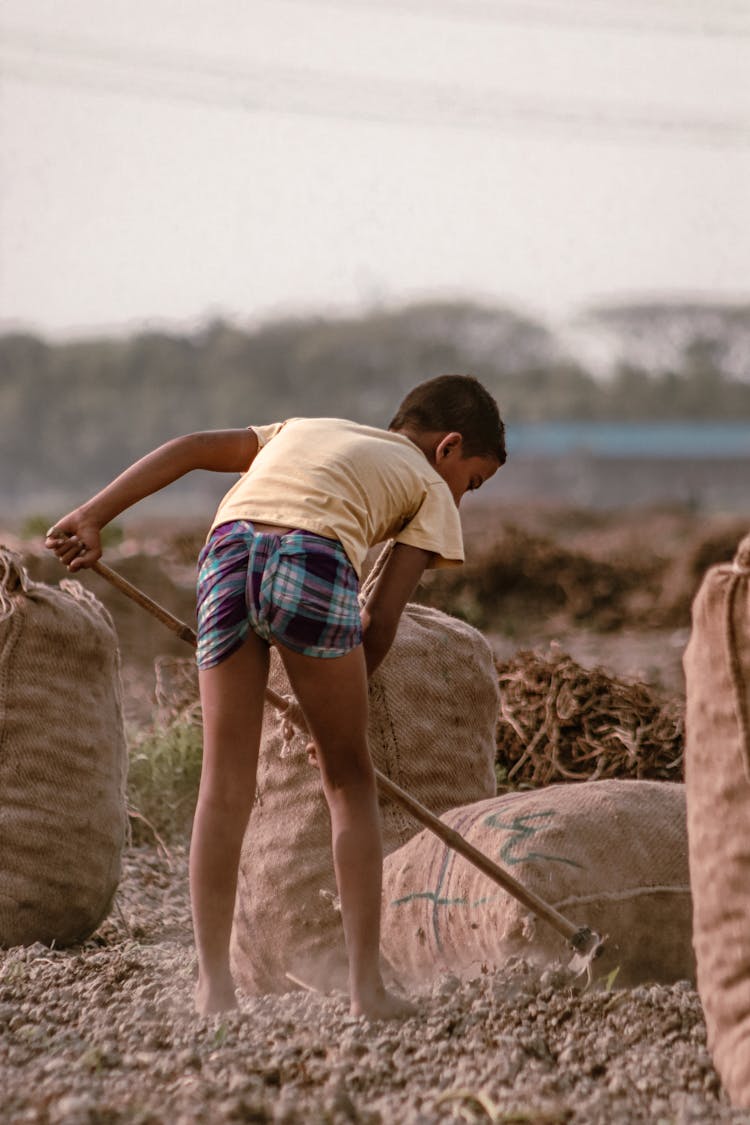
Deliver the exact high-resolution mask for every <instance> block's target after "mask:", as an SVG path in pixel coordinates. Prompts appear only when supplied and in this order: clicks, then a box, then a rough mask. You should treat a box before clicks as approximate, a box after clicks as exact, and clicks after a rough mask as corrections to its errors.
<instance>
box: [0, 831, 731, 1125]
mask: <svg viewBox="0 0 750 1125" xmlns="http://www.w3.org/2000/svg"><path fill="white" fill-rule="evenodd" d="M194 977H195V957H194V953H193V949H192V945H191V930H190V911H189V902H188V893H187V857H186V852H185V849H184V848H174V849H172V850H171V851H170V853H169V855H167V854H165V853H164V852H163V851H161V852H159V851H157V850H155V849H152V848H148V847H140V848H132V849H130V850H129V852H128V853H127V856H126V866H125V874H124V878H123V881H122V884H121V887H120V890H119V892H118V895H117V899H116V902H115V907H114V909H113V911H112V913H111V915H110V918H109V919H108V920H107V921H106V922H105V923H104V924H103V926H102V927H101V928H100V930H99V931H98V932H97V934H96V935H95V936H94V937H93V938H92V939H91V940H89V941H87V942H86V943H85V944H83V945H82V946H79V947H76V948H74V949H70V950H55V949H48V948H46V947H44V946H42V945H34V946H31V947H27V948H20V947H19V948H15V949H10V950H5V951H0V1083H1V1084H2V1085H1V1088H2V1101H1V1102H0V1121H2V1122H3V1123H5V1122H8V1123H12V1125H16V1123H19V1125H20V1123H22V1122H40V1123H44V1125H118V1123H120V1122H128V1123H134V1125H135V1123H137V1125H162V1123H163V1125H192V1123H194V1122H207V1123H211V1125H213V1123H214V1122H217V1123H221V1122H274V1123H279V1125H282V1123H283V1125H294V1123H297V1122H305V1123H307V1125H311V1123H316V1122H321V1123H331V1125H338V1123H347V1122H358V1123H361V1125H433V1123H439V1122H454V1121H461V1122H489V1121H494V1122H521V1123H529V1125H533V1123H539V1125H542V1123H546V1125H556V1123H558V1122H585V1123H587V1125H589V1123H592V1122H593V1123H598V1122H601V1123H603V1125H619V1123H630V1122H644V1123H645V1122H648V1125H668V1123H669V1125H672V1123H674V1125H683V1123H685V1125H686V1123H689V1122H711V1123H718V1122H748V1123H750V1113H743V1112H739V1111H736V1110H734V1111H733V1110H732V1109H731V1108H730V1107H729V1105H728V1103H727V1101H726V1098H725V1096H724V1095H723V1093H722V1092H721V1090H720V1085H719V1082H718V1079H717V1076H716V1073H715V1071H714V1069H713V1067H712V1064H711V1060H710V1057H709V1055H708V1052H707V1050H706V1034H705V1025H704V1022H703V1015H702V1011H701V1006H700V1001H699V999H698V996H697V994H696V992H695V991H694V990H693V988H692V987H691V986H690V985H689V984H688V983H687V982H681V983H678V984H674V985H670V986H664V985H643V986H640V987H637V988H633V989H629V990H618V989H617V988H616V987H614V988H607V987H606V984H599V985H598V986H595V987H591V986H586V985H585V982H584V984H581V983H577V982H575V981H573V980H572V978H571V977H570V976H569V974H568V973H567V971H566V970H564V969H562V968H560V967H558V966H550V967H548V968H544V969H539V968H533V967H531V966H529V965H528V964H526V963H524V962H521V961H516V962H513V963H510V964H508V965H505V966H504V967H502V968H489V967H488V968H487V969H486V971H483V972H482V973H481V974H480V975H479V976H478V977H477V978H475V979H473V980H459V979H458V978H457V977H455V976H451V975H443V976H441V977H439V978H438V979H437V980H436V982H435V983H434V985H433V986H432V987H431V989H429V990H428V991H425V992H423V993H420V994H419V995H418V996H417V997H416V999H417V1000H418V1003H419V1005H420V1010H419V1014H418V1016H417V1017H415V1018H412V1019H410V1020H408V1021H405V1022H403V1023H367V1022H365V1021H363V1020H361V1019H353V1018H352V1017H350V1016H349V1014H348V1010H347V1003H346V999H345V997H344V996H343V995H342V994H340V993H339V994H331V995H321V994H319V993H314V992H310V991H305V990H299V989H298V990H295V991H290V992H289V993H288V994H286V995H283V996H263V997H240V1008H239V1009H238V1010H237V1011H236V1012H232V1013H229V1014H225V1015H222V1016H213V1017H210V1018H205V1017H198V1016H196V1015H194V1014H193V1012H192V1008H191V1000H192V989H193V982H194Z"/></svg>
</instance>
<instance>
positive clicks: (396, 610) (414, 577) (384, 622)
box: [362, 543, 432, 676]
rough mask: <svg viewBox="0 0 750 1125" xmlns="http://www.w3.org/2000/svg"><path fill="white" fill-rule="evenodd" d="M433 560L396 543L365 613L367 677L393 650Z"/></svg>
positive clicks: (418, 550) (423, 552)
mask: <svg viewBox="0 0 750 1125" xmlns="http://www.w3.org/2000/svg"><path fill="white" fill-rule="evenodd" d="M431 558H432V552H431V551H423V550H421V549H420V548H419V547H410V546H408V545H407V544H406V543H394V545H393V549H392V551H391V553H390V555H389V557H388V560H387V562H386V564H385V566H384V567H383V570H382V573H381V574H380V577H379V578H378V580H377V582H376V583H375V588H374V589H373V591H372V593H371V594H370V596H369V598H368V599H367V603H366V605H365V607H364V609H363V610H362V624H363V627H364V649H365V660H366V662H367V675H368V676H371V675H372V673H373V672H374V671H375V669H376V668H377V666H378V664H380V662H381V660H382V659H383V657H384V656H385V654H386V653H387V652H388V649H389V648H390V647H391V644H392V642H393V638H394V637H395V636H396V629H397V628H398V622H399V618H400V617H401V614H402V613H403V610H404V607H405V606H406V603H407V602H408V601H409V598H410V597H411V596H412V594H413V593H414V590H415V588H416V586H417V583H418V582H419V579H420V578H421V577H422V572H423V571H424V569H425V567H426V566H427V565H428V563H429V562H430V559H431Z"/></svg>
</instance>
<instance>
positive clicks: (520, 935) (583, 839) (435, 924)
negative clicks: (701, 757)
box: [382, 780, 694, 984]
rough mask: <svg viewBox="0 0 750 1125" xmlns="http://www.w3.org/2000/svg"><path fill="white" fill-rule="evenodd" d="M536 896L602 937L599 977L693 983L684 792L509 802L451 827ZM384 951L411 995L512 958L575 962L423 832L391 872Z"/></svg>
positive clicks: (546, 931)
mask: <svg viewBox="0 0 750 1125" xmlns="http://www.w3.org/2000/svg"><path fill="white" fill-rule="evenodd" d="M442 819H443V820H444V821H446V822H447V823H448V824H449V825H450V826H451V827H452V828H454V829H455V830H456V831H457V832H459V833H460V834H461V835H462V836H464V837H465V838H466V839H467V840H469V842H470V843H472V844H473V845H474V846H475V847H476V848H478V849H479V850H480V851H481V852H483V853H484V854H485V855H487V856H489V857H490V859H492V860H494V861H495V862H496V863H497V864H499V866H500V867H503V868H505V870H506V871H508V873H509V874H510V875H511V876H512V877H513V878H514V879H515V880H516V881H517V882H519V883H521V884H522V885H523V886H524V887H526V888H527V889H528V890H530V891H533V892H534V893H535V894H536V895H537V896H538V897H539V898H541V899H543V900H544V901H545V902H547V903H549V904H550V905H551V906H553V907H555V909H556V910H558V911H559V912H560V913H561V914H562V915H563V916H564V917H566V918H568V919H569V920H570V921H572V922H574V923H576V924H577V925H581V926H584V925H587V926H589V927H590V928H591V929H592V930H595V931H596V932H597V933H598V934H599V935H600V936H601V937H606V951H605V954H604V956H603V957H602V958H601V959H600V960H598V961H597V962H596V963H595V965H596V967H595V972H596V974H597V976H599V975H600V974H601V975H603V976H604V975H607V974H609V973H610V972H612V971H613V970H614V969H616V968H617V969H619V972H618V975H617V982H618V984H620V983H621V984H632V983H634V982H636V981H643V980H657V981H674V980H679V979H687V978H690V977H692V975H693V970H694V962H693V954H692V948H691V941H690V885H689V877H688V861H687V838H686V828H685V792H684V786H682V785H681V784H679V783H673V782H662V781H619V780H608V781H587V782H581V783H580V784H576V785H552V786H549V787H548V788H546V789H536V790H530V791H526V792H516V793H506V794H504V795H502V796H498V797H494V798H491V799H489V800H485V801H479V802H478V803H476V804H473V805H464V806H463V807H462V808H456V809H453V810H451V811H450V812H448V813H446V814H445V815H444V816H443V818H442ZM382 943H383V952H384V954H385V956H386V958H387V959H388V961H389V962H390V964H391V965H392V966H393V968H394V970H395V972H396V974H397V976H398V977H399V979H400V980H401V981H402V982H403V983H404V984H407V983H409V984H421V983H424V982H426V981H429V980H431V979H433V978H434V977H436V976H437V975H438V974H440V973H441V972H445V971H446V970H450V971H452V972H456V973H459V974H465V975H472V974H476V973H477V972H479V971H480V969H481V966H482V965H483V964H488V965H502V964H504V963H505V962H506V961H507V960H508V958H509V957H512V956H522V957H524V958H525V959H526V960H529V961H533V962H540V963H541V962H550V963H551V962H556V961H565V962H567V961H570V959H571V957H572V954H573V950H572V948H571V947H570V945H569V943H568V942H567V940H566V938H564V937H562V936H561V935H560V934H558V932H557V931H556V930H555V929H553V928H552V927H551V926H550V925H549V924H548V923H547V922H543V921H540V920H538V919H537V918H536V917H535V916H534V915H533V914H531V913H529V911H528V909H527V908H526V907H524V906H522V905H521V904H520V903H519V902H518V901H517V900H516V899H515V898H513V897H512V896H510V895H509V894H508V893H507V892H506V891H504V890H503V889H502V888H501V887H500V886H498V885H497V884H496V883H494V882H493V881H492V880H491V879H489V878H488V877H487V876H486V875H483V874H482V873H481V872H480V871H479V870H478V869H477V868H476V867H474V866H473V865H472V864H470V863H469V862H468V861H467V860H466V859H464V858H463V857H462V856H459V855H457V853H456V852H454V851H451V850H450V849H449V848H448V847H447V846H446V845H445V844H444V843H443V842H442V841H441V840H439V839H438V838H437V837H436V836H434V835H433V834H432V833H431V832H429V831H428V830H425V831H423V832H421V833H420V834H419V835H418V836H416V837H415V838H414V839H413V840H411V841H410V842H409V843H408V844H406V845H405V846H404V847H402V848H400V849H399V850H398V851H396V852H394V853H393V854H392V855H390V856H388V858H387V859H386V861H385V863H384V867H383V938H382Z"/></svg>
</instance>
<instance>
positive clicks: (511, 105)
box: [0, 31, 750, 147]
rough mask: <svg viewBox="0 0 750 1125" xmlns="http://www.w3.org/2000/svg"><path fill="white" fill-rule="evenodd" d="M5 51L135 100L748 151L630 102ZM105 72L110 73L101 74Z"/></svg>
mask: <svg viewBox="0 0 750 1125" xmlns="http://www.w3.org/2000/svg"><path fill="white" fill-rule="evenodd" d="M5 38H6V41H5V43H4V44H2V45H0V57H3V56H4V63H3V74H4V76H5V77H6V78H15V79H16V80H20V81H23V82H28V83H33V84H53V85H57V86H64V87H68V88H73V89H89V90H93V91H98V92H102V93H110V94H120V95H126V96H128V97H140V98H147V99H156V100H160V101H172V102H174V103H186V102H190V103H193V104H196V105H203V106H207V107H209V106H213V107H224V108H228V109H235V110H237V109H239V110H245V111H254V112H272V113H284V114H295V115H300V114H302V115H306V116H313V117H322V118H325V117H327V118H337V119H340V120H345V121H360V122H371V123H379V124H388V125H402V126H415V125H416V126H422V127H450V128H460V129H463V130H470V129H480V130H485V131H487V130H491V131H505V132H516V133H518V132H521V131H523V132H524V133H525V134H526V135H528V133H529V131H532V130H535V131H539V130H548V131H549V130H552V131H555V132H557V133H565V134H567V135H569V136H570V135H573V136H579V137H580V136H589V137H591V136H593V137H598V138H604V139H608V140H612V139H613V137H614V138H617V139H625V140H627V139H631V140H633V139H634V140H639V139H640V140H642V139H644V138H645V139H652V140H660V141H666V142H671V143H699V144H703V145H708V146H711V147H727V146H731V145H734V146H744V145H747V144H748V143H750V120H747V119H742V118H739V117H738V118H735V119H729V118H726V117H714V118H708V117H706V118H701V117H695V116H693V115H686V114H685V113H683V112H682V111H679V110H675V109H671V110H670V109H665V108H659V109H654V108H652V107H633V106H631V105H628V104H627V103H614V102H605V103H597V102H591V101H588V102H586V101H578V102H575V101H572V100H570V99H567V100H566V101H565V102H562V103H558V102H553V101H551V100H545V99H543V98H540V97H528V96H527V97H521V96H518V95H513V94H508V93H506V92H503V91H499V90H497V89H487V88H485V89H482V90H477V91H470V90H466V89H464V88H461V87H457V86H456V87H453V86H446V85H438V84H435V83H417V82H414V81H411V80H409V81H393V80H385V79H378V78H365V77H362V76H361V75H339V76H336V75H330V74H322V73H320V72H318V71H314V70H302V69H286V70H283V69H280V68H278V67H272V68H260V67H255V68H253V67H248V65H247V63H246V62H245V61H242V60H237V59H232V58H222V59H219V58H216V57H207V56H196V55H195V54H190V55H186V54H182V53H176V52H168V51H164V50H161V49H154V48H133V47H132V46H128V47H126V48H124V47H121V46H115V45H112V44H102V43H94V42H93V41H90V40H89V41H81V40H75V39H72V38H70V37H61V36H50V35H43V34H36V33H29V32H21V31H14V32H11V33H10V34H6V37H5ZM103 67H106V69H103Z"/></svg>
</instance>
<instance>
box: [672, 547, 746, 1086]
mask: <svg viewBox="0 0 750 1125" xmlns="http://www.w3.org/2000/svg"><path fill="white" fill-rule="evenodd" d="M684 668H685V679H686V684H687V717H686V752H685V780H686V786H687V815H688V840H689V845H690V879H691V883H692V888H693V904H694V905H693V930H694V944H695V955H696V961H697V968H698V990H699V992H700V996H701V1000H702V1002H703V1007H704V1010H705V1013H706V1025H707V1028H708V1044H709V1048H710V1050H711V1052H712V1054H713V1058H714V1062H715V1064H716V1069H717V1070H718V1072H719V1074H720V1076H721V1079H722V1081H723V1082H724V1085H725V1086H726V1089H727V1091H728V1093H729V1096H730V1098H731V1100H732V1102H733V1103H734V1104H735V1105H737V1106H742V1107H745V1108H750V721H749V718H748V717H749V716H750V535H748V536H746V537H745V539H743V540H742V542H741V543H740V545H739V548H738V550H737V554H736V556H735V561H734V563H732V564H724V565H720V566H714V567H712V568H711V569H710V570H709V571H708V572H707V573H706V575H705V577H704V579H703V583H702V585H701V587H700V589H699V591H698V594H697V596H696V598H695V601H694V603H693V628H692V633H691V636H690V641H689V643H688V646H687V649H686V651H685V656H684Z"/></svg>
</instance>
